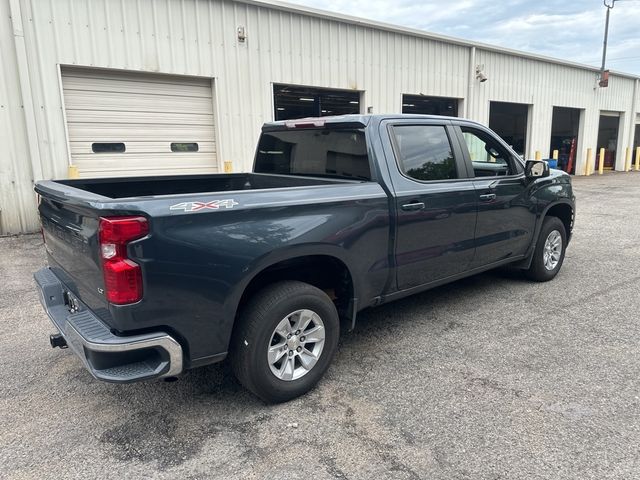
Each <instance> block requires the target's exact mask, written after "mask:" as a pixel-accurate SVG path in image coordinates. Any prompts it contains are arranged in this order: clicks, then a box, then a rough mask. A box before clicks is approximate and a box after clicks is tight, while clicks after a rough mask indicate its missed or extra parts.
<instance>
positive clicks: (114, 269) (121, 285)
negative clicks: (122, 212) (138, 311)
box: [99, 217, 149, 305]
mask: <svg viewBox="0 0 640 480" xmlns="http://www.w3.org/2000/svg"><path fill="white" fill-rule="evenodd" d="M148 233H149V224H148V222H147V219H146V218H144V217H101V218H100V225H99V240H100V256H101V257H102V271H103V273H104V290H105V295H106V297H107V300H108V301H109V302H111V303H113V304H116V305H125V304H127V303H135V302H138V301H140V300H141V299H142V271H141V270H140V265H138V264H137V263H135V262H133V261H132V260H130V259H129V258H128V257H127V244H128V243H130V242H132V241H133V240H137V239H139V238H142V237H144V236H146V235H147V234H148Z"/></svg>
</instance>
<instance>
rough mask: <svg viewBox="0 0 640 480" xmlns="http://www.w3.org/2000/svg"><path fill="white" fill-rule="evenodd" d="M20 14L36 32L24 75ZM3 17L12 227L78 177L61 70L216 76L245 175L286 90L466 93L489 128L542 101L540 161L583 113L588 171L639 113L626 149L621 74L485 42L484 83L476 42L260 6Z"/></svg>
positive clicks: (224, 148)
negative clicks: (554, 136)
mask: <svg viewBox="0 0 640 480" xmlns="http://www.w3.org/2000/svg"><path fill="white" fill-rule="evenodd" d="M10 5H11V8H10ZM12 9H13V10H14V11H19V12H18V13H19V16H20V20H21V23H22V25H23V28H24V52H25V56H26V60H25V63H26V65H23V67H24V68H22V70H21V72H22V76H19V75H18V74H17V73H16V70H18V68H17V67H18V66H19V64H20V62H19V61H18V59H17V58H16V51H17V49H16V43H17V42H16V40H15V39H16V38H17V37H15V36H14V28H12V22H11V19H10V18H9V16H10V13H11V10H12ZM0 13H1V14H2V18H1V19H0V21H1V22H2V24H1V25H2V28H1V31H0V42H1V44H0V47H1V50H0V52H1V54H2V61H3V63H2V65H3V67H4V68H3V70H2V73H1V74H0V99H1V103H2V105H4V107H3V108H2V109H0V119H1V120H0V121H1V122H2V125H0V127H2V128H0V135H4V137H0V138H2V139H3V140H5V143H4V145H9V146H10V149H9V151H10V152H11V153H10V154H9V156H8V157H7V156H4V157H2V158H1V159H0V171H1V172H2V179H1V180H0V181H1V182H2V184H1V187H2V193H0V199H1V201H2V205H1V208H2V217H0V221H1V226H0V228H1V231H2V232H4V233H7V232H17V231H28V230H34V229H35V228H36V226H37V224H36V220H35V216H34V214H33V210H32V208H33V195H32V193H31V189H32V183H31V179H32V177H33V176H35V178H40V177H42V178H54V177H65V176H66V174H67V164H68V151H67V142H66V137H65V128H64V117H63V109H62V105H63V102H62V96H61V89H60V77H59V75H60V73H59V72H60V64H62V65H83V66H96V67H102V68H114V69H125V70H136V71H148V72H160V73H169V74H178V75H180V74H184V75H196V76H202V77H207V78H215V92H214V93H215V96H216V105H217V112H216V113H217V115H216V117H217V119H218V130H219V160H220V161H221V162H222V161H225V160H226V161H229V160H230V161H233V164H234V168H235V169H236V170H246V169H249V168H250V166H251V162H252V157H253V150H254V147H255V141H256V138H257V136H258V134H259V130H260V126H261V124H262V123H263V122H266V121H270V120H272V118H273V107H272V84H273V83H292V84H300V85H313V86H321V87H334V88H347V89H356V90H360V91H363V92H364V97H363V108H366V107H368V106H372V107H373V111H374V112H375V113H386V112H389V113H391V112H400V111H401V108H402V94H403V93H410V94H417V93H424V94H426V95H434V96H447V97H455V98H460V99H466V100H465V104H464V108H463V110H462V111H464V112H466V115H467V116H468V117H470V118H472V119H476V120H479V121H481V122H484V123H487V122H488V118H489V102H490V101H492V100H493V101H508V102H519V103H527V104H533V105H534V106H533V107H532V108H531V115H532V117H531V119H530V125H531V128H530V135H529V141H528V147H527V154H528V155H533V152H534V151H535V150H540V151H542V152H543V155H546V152H548V149H549V141H550V138H549V137H550V131H551V116H552V107H553V106H554V105H555V106H568V107H575V108H581V109H584V110H585V114H584V118H585V121H584V125H583V131H584V137H583V141H581V142H580V145H579V157H578V159H579V162H578V168H579V170H578V171H581V170H580V168H581V162H582V161H583V159H584V157H585V152H586V148H587V147H592V148H595V147H596V145H595V143H596V137H597V129H598V112H599V110H600V109H606V110H615V111H621V112H627V113H626V116H625V124H624V125H625V131H624V132H623V137H622V138H623V139H624V141H623V143H624V144H625V145H626V144H627V143H628V141H629V140H628V139H629V138H630V136H631V125H632V120H633V119H635V114H634V115H632V114H631V108H632V105H631V104H632V97H633V89H634V80H633V79H630V78H627V77H620V76H616V75H613V76H612V78H611V80H610V87H609V88H606V89H600V88H595V86H596V73H595V72H593V71H591V70H587V69H581V68H576V67H571V66H564V65H558V64H554V63H548V62H544V61H540V60H535V59H531V58H525V57H519V56H514V55H512V54H507V53H498V52H495V51H488V50H483V49H482V48H478V49H477V51H476V53H475V62H473V63H474V64H484V71H485V73H486V75H487V76H488V78H489V81H487V82H485V83H479V82H477V81H474V80H473V75H472V74H471V71H470V68H471V67H473V65H471V61H470V60H471V48H470V47H469V46H465V45H458V44H454V43H449V42H444V41H440V40H435V39H430V38H425V37H419V36H416V35H413V34H411V33H402V32H398V31H392V30H391V29H388V28H377V27H374V26H370V25H368V24H367V23H365V22H361V23H358V24H356V23H354V22H346V21H342V20H340V19H335V18H334V19H332V18H329V17H327V16H318V15H313V14H311V15H307V14H304V13H301V12H299V11H298V12H296V11H295V8H286V7H281V6H266V5H264V4H261V2H256V1H247V2H240V1H237V2H234V1H231V0H0ZM238 26H243V27H245V32H246V35H247V41H246V42H244V43H241V42H239V41H238V39H237V33H236V29H237V27H238ZM18 50H19V48H18ZM11 65H16V68H11ZM25 75H26V77H25ZM26 80H28V81H26ZM470 82H471V83H470ZM21 85H22V86H23V90H24V87H28V90H29V91H28V92H27V95H26V96H25V95H23V92H21ZM469 92H470V93H471V98H470V99H467V96H468V94H469ZM636 93H637V94H638V95H640V92H637V91H636ZM25 98H26V99H27V100H28V101H24V99H25ZM29 102H31V104H30V107H29ZM23 104H26V105H27V106H28V108H27V110H29V111H27V112H25V111H24V110H23V109H22V105H23ZM639 105H640V104H639ZM27 124H31V125H32V126H31V128H29V129H27V128H26V125H27ZM5 125H6V127H5ZM9 132H10V133H9ZM29 132H31V133H32V140H33V141H31V142H30V141H29V138H28V133H29ZM34 171H35V173H34ZM40 171H41V172H40ZM12 182H13V183H12ZM8 188H9V189H13V190H8ZM7 192H10V193H7ZM11 192H13V193H11Z"/></svg>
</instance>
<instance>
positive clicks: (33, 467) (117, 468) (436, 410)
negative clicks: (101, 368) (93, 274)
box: [0, 173, 640, 480]
mask: <svg viewBox="0 0 640 480" xmlns="http://www.w3.org/2000/svg"><path fill="white" fill-rule="evenodd" d="M575 191H576V196H577V202H578V203H577V204H578V212H577V221H576V227H575V234H574V238H573V240H572V243H571V245H570V246H569V250H568V253H567V257H566V260H565V264H564V266H563V269H562V271H561V272H560V274H559V275H558V277H557V278H556V279H555V280H554V281H552V282H549V283H544V284H536V283H530V282H529V281H527V280H525V279H524V278H523V277H522V276H521V275H520V274H519V273H518V272H510V271H506V272H505V271H500V272H490V273H487V274H483V275H478V276H475V277H472V278H469V279H466V280H463V281H459V282H456V283H454V284H451V285H448V286H444V287H441V288H438V289H436V290H432V291H430V292H427V293H424V294H420V295H417V296H414V297H411V298H408V299H405V300H402V301H398V302H396V303H393V304H389V305H386V306H383V307H380V308H378V309H375V310H370V311H367V312H363V313H362V314H361V316H360V318H359V322H358V325H357V327H356V330H355V332H352V333H344V334H343V335H342V339H341V343H340V348H339V352H338V355H337V357H336V359H335V361H334V363H333V365H332V367H331V368H330V370H329V372H328V374H327V376H326V377H325V379H324V380H323V381H322V382H321V383H320V384H319V385H318V387H317V388H316V389H315V390H313V391H312V392H311V393H309V394H308V395H306V396H305V397H303V398H300V399H297V400H294V401H292V402H289V403H287V404H283V405H277V406H269V405H265V404H264V403H262V402H261V401H259V400H257V399H256V398H255V397H253V396H252V395H250V394H249V393H247V392H246V391H245V390H244V389H243V388H242V387H241V386H240V385H239V384H238V383H237V382H236V381H235V379H233V377H232V375H231V373H230V371H229V368H228V366H226V364H221V365H213V366H210V367H206V368H203V369H199V370H194V371H189V372H187V373H186V374H184V375H183V376H182V377H181V378H180V381H178V382H174V383H164V382H152V383H143V384H133V385H112V384H106V383H101V382H98V381H97V380H94V379H93V378H92V377H91V376H90V375H89V373H88V372H86V371H85V370H84V369H83V368H82V366H81V364H80V361H79V360H78V359H77V358H75V357H74V356H73V355H72V354H71V353H70V352H69V350H65V351H61V350H57V349H56V350H53V349H51V348H50V347H49V345H48V334H49V333H52V332H53V327H52V326H51V324H50V322H49V320H48V319H47V317H46V315H45V314H44V312H43V311H42V308H41V307H40V304H39V302H38V299H37V296H36V292H35V289H34V286H33V281H32V278H31V275H32V272H34V271H35V270H37V269H38V268H40V267H41V266H42V265H44V264H45V256H44V249H43V247H42V243H41V237H40V236H39V235H27V236H21V237H10V238H2V239H0V279H1V281H2V293H1V294H0V324H1V325H2V340H1V347H2V348H1V349H0V366H1V371H2V380H1V381H0V382H1V383H0V425H2V428H1V429H0V477H2V478H10V479H22V478H25V479H31V478H34V479H36V478H37V479H45V478H65V479H68V478H83V479H87V478H118V479H121V478H171V479H176V478H181V479H198V478H225V479H229V478H243V479H249V478H270V479H288V480H291V479H297V478H304V479H323V478H343V479H347V478H348V479H385V478H393V479H418V478H425V479H484V478H486V479H498V478H518V479H525V478H526V479H534V478H554V479H555V478H575V479H588V478H593V479H604V478H612V479H613V478H615V479H621V478H640V453H639V452H640V398H639V397H640V379H639V374H640V347H639V344H640V318H639V317H640V294H639V290H640V174H639V173H626V174H623V173H615V174H609V175H605V176H604V177H590V178H578V179H576V180H575Z"/></svg>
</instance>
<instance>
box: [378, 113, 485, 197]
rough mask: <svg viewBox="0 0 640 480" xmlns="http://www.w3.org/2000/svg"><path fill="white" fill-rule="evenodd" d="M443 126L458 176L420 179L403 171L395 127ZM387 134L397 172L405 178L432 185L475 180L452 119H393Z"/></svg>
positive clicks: (388, 126) (388, 125)
mask: <svg viewBox="0 0 640 480" xmlns="http://www.w3.org/2000/svg"><path fill="white" fill-rule="evenodd" d="M427 126H431V127H443V128H444V130H445V133H446V135H447V138H448V139H449V145H450V146H451V153H453V158H454V162H455V167H456V174H457V178H443V179H440V180H419V179H417V178H413V177H410V176H409V175H407V174H406V173H404V172H403V171H402V167H401V165H400V161H401V155H400V149H399V148H400V147H399V146H398V143H397V141H396V136H395V133H394V131H393V130H394V127H427ZM386 127H387V134H388V135H389V140H390V142H391V149H392V150H393V157H394V159H395V166H396V169H397V172H398V173H399V174H400V175H401V176H402V177H403V178H405V179H407V180H410V181H412V182H414V183H417V184H420V185H432V184H436V183H452V182H460V181H463V180H473V177H469V171H468V168H467V165H466V164H465V161H464V158H463V152H462V149H461V148H460V145H459V140H458V138H457V135H458V134H457V132H456V131H455V130H454V129H453V126H452V125H451V122H450V121H442V120H440V121H438V120H431V121H420V120H418V121H416V120H415V119H411V120H407V121H393V122H389V123H388V124H387V125H386Z"/></svg>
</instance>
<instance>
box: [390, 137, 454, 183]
mask: <svg viewBox="0 0 640 480" xmlns="http://www.w3.org/2000/svg"><path fill="white" fill-rule="evenodd" d="M393 134H394V137H395V143H396V147H397V156H398V164H399V166H400V170H402V173H404V174H405V175H406V176H407V177H411V178H413V179H415V180H420V181H430V180H450V179H454V178H458V173H457V171H456V163H455V158H454V156H453V149H452V148H451V142H450V141H449V136H448V135H447V131H446V129H445V127H444V126H442V125H399V126H395V127H393Z"/></svg>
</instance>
